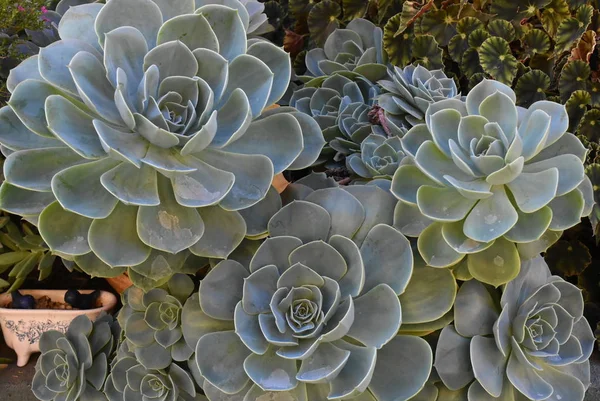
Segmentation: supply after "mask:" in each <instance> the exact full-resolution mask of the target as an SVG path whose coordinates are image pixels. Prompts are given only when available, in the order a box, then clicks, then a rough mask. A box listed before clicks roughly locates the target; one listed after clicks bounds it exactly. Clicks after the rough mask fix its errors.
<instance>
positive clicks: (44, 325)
mask: <svg viewBox="0 0 600 401" xmlns="http://www.w3.org/2000/svg"><path fill="white" fill-rule="evenodd" d="M19 292H20V293H21V294H22V295H33V297H34V298H35V299H38V298H41V297H43V296H47V297H49V298H50V299H51V300H52V301H54V302H64V297H65V292H67V291H66V290H19ZM80 292H81V293H82V294H89V293H91V292H92V290H81V291H80ZM11 301H12V297H11V295H10V294H9V293H4V294H1V295H0V326H2V335H3V336H4V341H5V342H6V345H8V346H9V347H10V348H12V349H13V350H15V352H16V353H17V366H25V365H26V364H27V362H28V361H29V357H30V356H31V354H33V353H34V352H40V346H39V341H40V336H41V335H42V333H44V332H45V331H50V330H58V331H61V332H63V333H64V332H66V331H67V327H69V324H70V323H71V321H72V320H73V319H75V318H76V317H77V316H79V315H87V316H88V317H89V318H90V319H91V320H95V319H96V318H97V317H98V315H100V313H101V312H106V313H109V312H110V311H112V310H113V309H114V308H115V306H116V305H117V297H115V296H114V295H113V294H112V293H110V292H107V291H102V292H101V294H100V297H99V303H100V304H101V305H102V306H101V307H100V308H95V309H87V310H63V309H11V308H8V304H10V302H11Z"/></svg>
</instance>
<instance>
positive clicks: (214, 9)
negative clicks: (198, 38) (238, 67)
mask: <svg viewBox="0 0 600 401" xmlns="http://www.w3.org/2000/svg"><path fill="white" fill-rule="evenodd" d="M196 14H200V15H202V16H204V18H206V20H207V21H208V23H209V24H210V26H211V28H212V30H213V31H214V33H215V35H216V37H217V39H218V40H219V54H220V55H221V56H223V57H224V58H225V59H226V60H228V61H229V62H231V61H232V60H233V59H235V58H236V57H237V56H238V55H240V54H243V53H245V52H246V45H247V44H246V30H245V29H244V23H243V22H242V20H241V18H240V16H239V14H238V12H237V10H234V9H232V8H229V7H226V6H223V5H220V4H209V5H205V6H203V7H200V8H199V9H198V10H196Z"/></svg>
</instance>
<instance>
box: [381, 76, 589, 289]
mask: <svg viewBox="0 0 600 401" xmlns="http://www.w3.org/2000/svg"><path fill="white" fill-rule="evenodd" d="M425 120H426V123H425V124H421V125H417V126H415V127H413V128H412V129H411V130H410V131H409V132H408V133H407V134H406V135H405V136H404V137H403V138H402V148H403V149H404V151H405V152H406V153H407V154H408V155H409V156H410V158H411V159H412V160H411V162H410V163H406V164H405V165H402V166H400V167H399V168H398V170H396V173H395V174H394V177H393V180H392V186H391V191H392V193H393V194H394V195H395V196H396V197H397V198H398V199H399V200H400V202H399V204H398V206H397V207H396V215H395V221H394V225H395V226H396V227H399V228H400V230H401V231H402V232H403V233H404V234H405V235H408V236H414V237H417V236H418V237H419V240H418V249H419V252H420V253H421V256H422V257H423V259H425V261H426V262H427V263H428V264H429V265H431V266H435V267H446V266H453V265H456V264H458V263H459V262H461V261H462V262H463V264H466V268H467V270H468V273H469V274H470V275H471V276H472V277H475V278H476V279H477V280H479V281H482V282H484V283H487V284H491V285H495V286H498V285H501V284H504V283H507V282H509V281H510V280H511V279H513V278H515V277H516V276H517V275H518V274H519V268H520V266H521V263H520V261H521V259H523V260H527V259H530V258H533V257H535V256H537V255H538V254H539V253H540V252H543V251H545V250H546V249H547V248H548V247H549V246H550V245H551V244H552V243H554V242H555V241H556V240H557V239H558V238H559V237H560V235H561V234H562V231H563V230H566V229H568V228H570V227H573V226H575V225H576V224H578V223H579V221H580V220H581V218H582V217H583V216H587V215H588V214H589V213H590V212H591V208H592V205H593V199H592V186H591V183H590V180H589V178H588V177H587V176H586V175H585V174H584V166H583V161H584V160H585V154H586V149H585V148H584V147H583V145H582V144H581V142H580V141H579V139H577V137H576V136H574V135H573V134H571V133H568V132H566V130H567V127H568V125H569V121H568V120H569V118H568V115H567V112H566V110H565V107H564V106H563V105H560V104H558V103H554V102H549V101H539V102H536V103H534V104H533V105H532V106H531V107H529V109H523V108H521V107H517V106H515V94H514V92H513V91H512V89H510V88H509V87H508V86H506V85H504V84H501V83H499V82H496V81H491V80H484V81H482V82H481V83H479V84H478V85H477V86H475V87H474V88H473V90H472V91H471V92H469V94H468V96H467V97H466V101H465V102H463V101H461V100H458V99H448V100H442V101H440V102H437V103H434V104H432V105H431V106H430V107H429V109H428V110H427V112H426V114H425ZM407 157H408V156H407ZM467 255H468V258H466V259H465V256H467Z"/></svg>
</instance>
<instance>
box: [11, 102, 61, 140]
mask: <svg viewBox="0 0 600 401" xmlns="http://www.w3.org/2000/svg"><path fill="white" fill-rule="evenodd" d="M0 140H2V144H3V146H6V147H7V148H9V149H10V150H14V151H18V150H24V149H39V148H55V147H61V146H63V143H62V142H60V141H58V140H56V139H54V138H49V137H44V136H40V135H37V134H35V133H34V132H32V131H30V130H29V129H28V128H27V127H25V125H23V123H22V122H21V120H19V118H18V117H17V115H16V114H15V112H14V111H13V110H12V109H11V108H10V107H8V106H5V107H2V108H1V109H0Z"/></svg>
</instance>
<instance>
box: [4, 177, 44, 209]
mask: <svg viewBox="0 0 600 401" xmlns="http://www.w3.org/2000/svg"><path fill="white" fill-rule="evenodd" d="M55 200H56V198H55V197H54V194H53V193H52V192H37V191H30V190H27V189H23V188H19V187H16V186H14V185H11V184H9V183H8V182H3V183H2V186H0V207H1V208H2V209H3V210H6V211H7V212H9V213H15V214H20V215H38V214H40V213H41V212H42V210H44V209H45V208H46V206H48V205H50V204H51V203H52V202H54V201H55Z"/></svg>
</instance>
